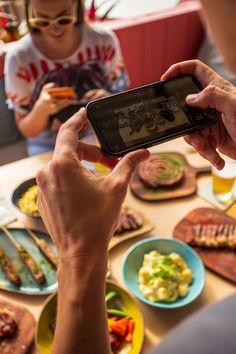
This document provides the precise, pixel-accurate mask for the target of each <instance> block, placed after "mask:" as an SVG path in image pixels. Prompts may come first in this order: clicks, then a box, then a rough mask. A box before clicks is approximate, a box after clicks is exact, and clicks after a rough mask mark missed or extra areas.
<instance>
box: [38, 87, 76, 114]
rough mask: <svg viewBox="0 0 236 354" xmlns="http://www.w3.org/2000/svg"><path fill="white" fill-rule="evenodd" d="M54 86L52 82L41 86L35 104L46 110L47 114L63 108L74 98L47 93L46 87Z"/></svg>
mask: <svg viewBox="0 0 236 354" xmlns="http://www.w3.org/2000/svg"><path fill="white" fill-rule="evenodd" d="M51 87H55V84H54V83H53V82H50V83H47V84H45V85H44V86H43V87H42V90H41V93H40V96H39V98H38V101H37V105H38V106H40V107H41V108H42V109H44V110H46V112H47V114H48V116H50V115H53V114H55V113H57V112H59V111H61V110H62V109H63V108H65V107H67V106H69V105H71V104H72V103H73V102H74V100H72V99H71V98H55V97H52V96H51V95H50V94H49V93H48V89H49V88H51Z"/></svg>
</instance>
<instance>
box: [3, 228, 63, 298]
mask: <svg viewBox="0 0 236 354" xmlns="http://www.w3.org/2000/svg"><path fill="white" fill-rule="evenodd" d="M8 230H9V231H10V232H11V234H12V235H13V237H14V238H15V239H16V240H17V241H18V243H19V244H21V245H22V246H23V247H25V248H26V250H27V251H28V252H29V253H30V254H31V256H32V257H33V258H34V259H35V261H36V262H37V264H39V265H40V266H41V267H42V270H43V272H44V274H45V277H46V281H45V283H44V284H38V283H37V282H36V281H35V280H34V278H33V277H32V275H31V273H30V271H29V270H28V269H27V268H26V266H25V264H24V263H23V262H22V260H21V258H20V257H19V255H18V253H17V250H16V247H15V245H14V244H13V242H12V241H11V240H10V239H9V238H8V237H7V236H6V235H5V233H4V232H3V231H2V230H1V229H0V245H1V248H2V249H3V250H4V252H5V253H6V255H7V256H8V257H9V258H10V260H11V261H12V263H13V264H14V266H15V268H16V269H17V272H18V274H19V276H20V278H21V285H19V286H16V285H14V284H12V283H11V282H10V281H9V280H8V278H7V276H6V274H5V272H4V271H3V269H2V266H1V265H0V289H3V290H7V291H11V292H15V293H22V294H28V295H46V294H51V293H53V292H55V291H56V290H57V279H56V270H55V268H54V267H53V266H52V265H51V264H50V263H49V262H48V261H47V259H46V258H45V257H44V256H43V254H42V253H41V252H40V251H39V249H38V247H37V245H36V243H35V241H34V240H33V239H32V237H31V236H30V235H29V234H28V232H27V230H25V229H20V228H8ZM32 231H33V232H34V233H35V234H36V235H37V236H38V237H39V238H43V239H44V240H45V241H46V242H47V243H48V244H50V246H51V247H52V249H53V250H54V251H55V253H57V251H56V247H55V245H54V243H53V242H52V240H51V238H50V237H49V236H48V235H47V234H45V233H42V232H39V231H36V230H32Z"/></svg>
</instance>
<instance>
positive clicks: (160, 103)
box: [88, 75, 215, 153]
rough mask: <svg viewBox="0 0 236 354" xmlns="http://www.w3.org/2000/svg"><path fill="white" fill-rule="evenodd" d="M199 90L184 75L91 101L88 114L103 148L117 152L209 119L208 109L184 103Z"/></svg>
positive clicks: (162, 137)
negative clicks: (189, 95) (191, 94)
mask: <svg viewBox="0 0 236 354" xmlns="http://www.w3.org/2000/svg"><path fill="white" fill-rule="evenodd" d="M200 90H201V86H200V83H198V82H197V81H196V80H195V78H194V77H192V76H191V75H185V76H181V77H178V78H174V79H171V80H168V81H160V82H157V83H154V84H152V85H147V86H143V87H141V88H138V89H134V90H130V91H127V92H124V93H122V94H118V95H115V96H110V97H108V98H107V99H104V100H101V101H97V102H96V101H94V102H93V104H92V106H91V107H89V106H88V116H89V118H91V119H90V121H91V123H92V125H93V127H94V129H95V132H96V133H97V135H98V138H99V140H100V141H101V145H103V146H104V144H105V150H107V151H108V152H111V153H118V152H120V151H125V150H127V149H128V150H129V149H131V148H133V147H134V146H140V145H142V144H144V145H145V143H147V142H149V143H150V142H152V141H154V142H155V141H157V140H160V141H162V140H164V139H165V138H166V137H167V136H172V135H176V134H178V132H179V131H180V130H181V131H185V130H186V131H188V130H189V129H190V128H191V127H195V126H198V125H200V124H202V121H203V120H204V122H206V121H207V120H208V123H209V121H212V119H213V118H215V113H214V112H213V111H212V110H209V109H207V110H201V109H198V108H194V107H190V106H188V105H187V104H186V102H185V99H186V96H187V95H188V94H190V93H197V92H199V91H200ZM149 146H150V144H149Z"/></svg>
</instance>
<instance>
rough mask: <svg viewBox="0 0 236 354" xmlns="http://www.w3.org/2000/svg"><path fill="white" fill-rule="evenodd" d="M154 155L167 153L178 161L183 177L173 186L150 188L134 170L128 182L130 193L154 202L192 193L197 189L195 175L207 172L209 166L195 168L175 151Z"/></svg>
mask: <svg viewBox="0 0 236 354" xmlns="http://www.w3.org/2000/svg"><path fill="white" fill-rule="evenodd" d="M155 155H169V156H172V157H173V158H175V159H176V161H178V163H179V164H180V165H181V166H184V178H183V180H182V181H181V182H180V183H179V184H177V185H175V186H173V187H158V188H151V187H147V186H145V184H144V183H143V182H142V181H141V180H140V178H139V176H138V173H137V172H135V173H134V176H133V178H132V180H131V183H130V189H131V191H132V193H133V194H134V195H135V196H136V197H138V198H139V199H142V200H145V201H150V202H156V201H161V200H167V199H173V198H181V197H186V196H188V195H192V194H194V193H195V192H196V190H197V181H196V176H197V175H198V174H201V173H209V172H210V171H211V168H210V167H208V166H207V167H201V168H196V167H193V166H191V165H190V164H189V163H188V162H187V160H186V158H185V157H184V155H182V154H180V153H177V152H165V153H158V154H155Z"/></svg>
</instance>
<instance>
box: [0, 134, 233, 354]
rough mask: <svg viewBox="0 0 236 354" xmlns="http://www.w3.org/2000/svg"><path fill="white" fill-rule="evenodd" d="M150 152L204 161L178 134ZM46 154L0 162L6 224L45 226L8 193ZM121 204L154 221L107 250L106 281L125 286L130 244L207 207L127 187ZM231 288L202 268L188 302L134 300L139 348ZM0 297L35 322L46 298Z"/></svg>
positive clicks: (1, 293)
mask: <svg viewBox="0 0 236 354" xmlns="http://www.w3.org/2000/svg"><path fill="white" fill-rule="evenodd" d="M150 151H151V152H178V153H182V154H184V156H185V157H186V159H187V161H188V162H189V163H190V164H191V165H192V166H195V167H204V166H209V163H208V162H207V161H206V160H204V159H203V158H202V157H201V156H200V155H198V154H197V153H196V152H195V150H193V148H192V147H190V146H189V145H187V144H186V143H185V142H184V140H183V139H182V138H179V139H176V140H174V141H171V142H167V143H164V144H161V145H159V146H156V147H153V148H152V149H150ZM51 156H52V154H51V153H45V154H42V155H37V156H34V157H29V158H25V159H23V160H19V161H16V162H13V163H11V164H7V165H4V166H2V167H0V195H1V197H5V198H6V200H7V201H8V203H9V204H10V205H11V207H12V209H13V210H14V213H15V214H16V217H17V221H15V222H14V223H12V224H11V226H14V227H15V226H16V227H23V226H22V225H24V226H26V227H28V228H31V229H34V230H39V231H42V232H46V230H45V226H44V225H43V222H42V220H41V219H40V218H32V217H30V216H27V215H25V214H24V213H22V212H20V211H19V210H18V209H17V208H16V207H15V206H14V205H13V204H12V201H11V198H12V193H13V191H14V190H15V189H16V188H17V186H18V185H19V184H20V183H22V182H24V181H26V180H28V179H30V178H32V177H35V175H36V173H37V171H38V170H39V169H40V168H41V167H42V166H43V165H44V164H46V163H47V162H48V161H49V160H50V158H51ZM210 178H211V175H210V174H204V175H201V176H198V177H197V185H198V187H200V186H202V185H203V184H204V183H206V182H207V181H208V180H209V179H210ZM88 198H89V196H88ZM125 205H127V206H129V207H131V208H133V209H135V210H137V211H139V212H141V213H142V214H143V215H144V216H145V217H146V218H147V219H148V220H149V221H150V222H151V223H152V224H153V225H154V228H153V230H152V231H150V232H148V233H147V234H145V235H139V236H135V237H133V238H130V239H128V240H124V241H123V242H120V243H118V244H116V245H115V246H114V247H112V248H111V249H110V250H109V260H110V263H111V280H112V281H114V282H116V283H118V284H119V285H120V286H122V287H123V288H125V284H124V281H123V279H122V259H123V256H124V254H125V252H126V251H127V250H128V248H129V247H130V246H131V245H133V244H134V243H135V242H137V241H139V240H141V239H143V238H145V237H150V236H161V237H172V236H173V230H174V228H175V226H176V224H178V223H179V222H180V220H181V219H183V218H184V217H185V216H186V215H187V214H188V213H189V212H190V211H192V210H194V209H196V208H201V207H208V208H209V207H212V206H211V205H210V204H208V203H207V202H206V201H205V200H204V199H202V198H200V197H199V196H197V194H196V193H195V194H193V195H190V196H185V197H182V198H177V199H169V200H161V201H156V202H147V201H143V200H141V199H138V198H137V197H136V196H135V195H134V194H133V193H132V192H131V190H130V189H129V190H128V193H127V197H126V200H125ZM126 290H127V289H126ZM235 292H236V286H235V284H233V283H232V282H230V281H228V280H226V279H224V278H223V277H220V276H219V275H218V274H216V273H214V272H211V271H209V270H206V285H205V288H204V290H203V292H202V293H201V295H200V296H199V297H198V298H197V299H196V300H195V301H194V302H192V303H191V304H189V305H187V306H185V307H182V308H179V309H172V310H166V309H161V308H153V307H150V306H149V305H147V304H144V303H142V302H141V301H139V300H136V302H137V304H138V306H139V309H140V310H141V313H142V315H143V318H144V323H145V338H144V343H143V348H142V351H141V353H142V354H144V353H145V354H146V353H148V351H149V350H150V349H151V348H153V347H154V346H155V345H157V344H158V343H159V342H160V341H161V340H162V339H163V338H164V337H165V336H166V335H167V334H168V332H169V331H170V330H171V329H173V328H174V327H175V326H177V325H178V324H179V323H180V322H181V321H183V320H184V319H186V318H187V317H188V316H190V315H191V314H193V313H194V312H196V311H199V310H200V309H202V308H203V307H205V306H207V305H209V304H212V303H216V302H218V301H220V300H222V299H224V298H226V297H227V296H230V295H231V294H233V293H235ZM0 297H1V299H2V300H7V301H9V302H13V303H14V304H16V305H21V306H24V307H25V308H27V309H28V310H29V311H30V312H31V313H32V314H33V316H34V317H35V320H36V322H37V321H38V319H39V316H40V312H41V310H42V308H43V304H44V302H45V300H46V299H47V295H43V296H41V295H33V296H32V295H25V294H20V293H14V292H8V291H6V290H0ZM35 353H37V350H36V346H35V345H34V347H33V348H32V351H31V354H35Z"/></svg>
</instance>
